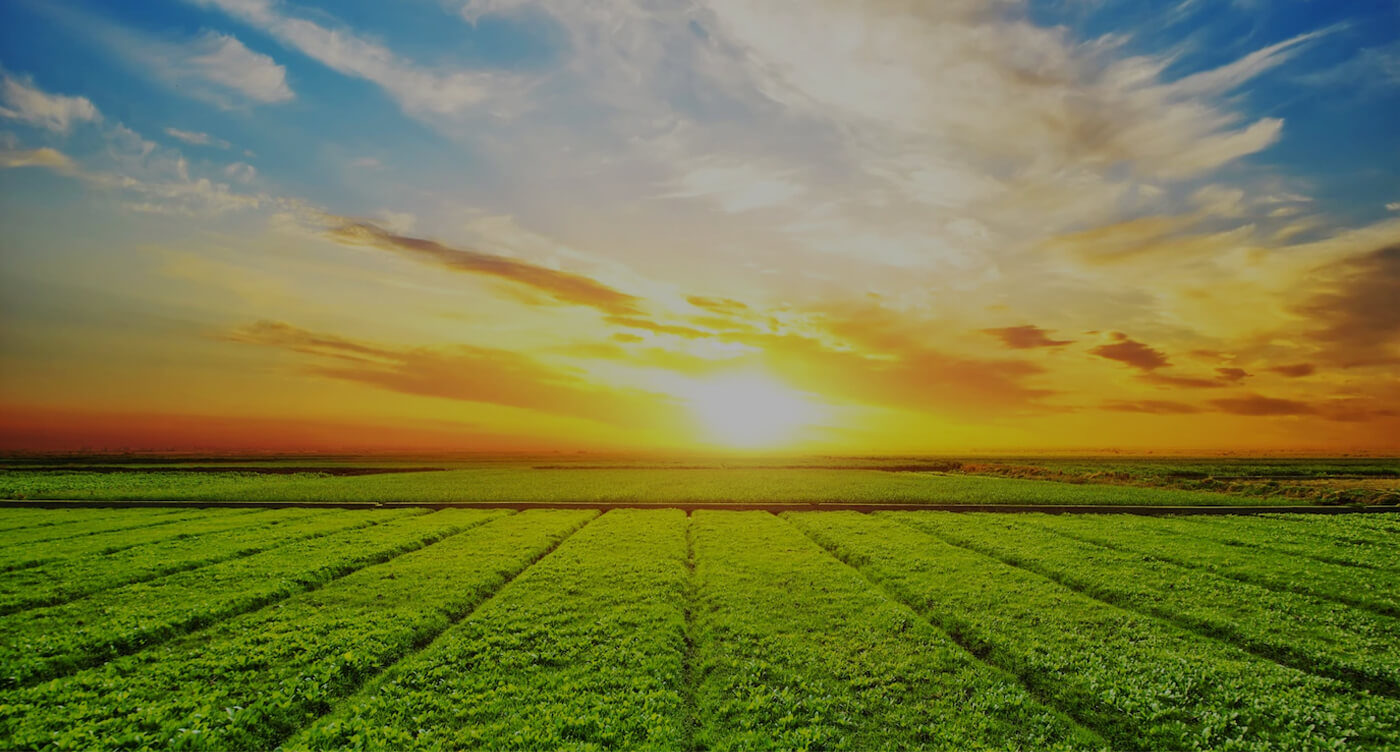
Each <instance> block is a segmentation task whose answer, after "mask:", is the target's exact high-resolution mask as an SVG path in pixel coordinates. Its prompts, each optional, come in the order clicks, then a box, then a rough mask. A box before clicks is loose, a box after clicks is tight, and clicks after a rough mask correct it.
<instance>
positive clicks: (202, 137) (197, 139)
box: [165, 128, 232, 149]
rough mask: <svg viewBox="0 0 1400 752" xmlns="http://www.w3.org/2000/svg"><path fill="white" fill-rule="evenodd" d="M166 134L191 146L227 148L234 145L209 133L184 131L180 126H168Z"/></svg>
mask: <svg viewBox="0 0 1400 752" xmlns="http://www.w3.org/2000/svg"><path fill="white" fill-rule="evenodd" d="M165 135H167V136H169V137H171V138H173V139H175V140H177V141H183V142H185V143H187V144H189V145H191V146H212V147H214V148H216V149H227V148H229V147H230V146H232V144H230V143H229V142H227V141H225V140H223V139H222V138H216V137H214V136H211V135H209V134H208V133H200V132H197V131H182V130H180V129H179V128H166V129H165Z"/></svg>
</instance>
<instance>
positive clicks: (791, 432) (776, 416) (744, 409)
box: [685, 372, 823, 449]
mask: <svg viewBox="0 0 1400 752" xmlns="http://www.w3.org/2000/svg"><path fill="white" fill-rule="evenodd" d="M686 391H687V393H686V395H685V396H686V398H687V399H688V400H689V402H690V407H691V410H693V411H694V413H695V417H696V418H698V419H699V421H700V423H701V424H702V425H703V426H704V427H705V430H706V432H707V433H708V434H709V437H708V438H709V439H710V440H711V441H713V442H715V443H719V444H724V445H726V446H731V447H736V448H745V449H753V448H763V447H773V446H779V445H781V444H784V443H788V442H791V441H793V440H794V439H796V438H798V437H799V434H800V433H801V431H802V429H804V428H807V427H809V426H811V425H812V424H814V423H816V422H817V421H819V420H821V418H822V413H823V410H822V408H821V406H820V405H819V404H817V403H815V402H813V401H812V400H810V399H809V398H808V397H807V395H805V394H804V393H803V392H800V391H797V390H795V389H792V388H790V387H787V386H785V385H783V384H782V383H780V382H778V381H775V380H774V379H773V378H771V377H769V376H768V375H767V374H764V373H761V372H744V373H732V374H726V375H724V376H720V377H718V378H715V379H711V380H709V381H702V382H696V383H695V384H694V385H693V386H692V387H690V388H689V389H687V390H686Z"/></svg>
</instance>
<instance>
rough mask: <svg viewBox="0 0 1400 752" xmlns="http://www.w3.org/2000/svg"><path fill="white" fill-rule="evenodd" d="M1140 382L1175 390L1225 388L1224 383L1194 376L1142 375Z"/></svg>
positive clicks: (1154, 373)
mask: <svg viewBox="0 0 1400 752" xmlns="http://www.w3.org/2000/svg"><path fill="white" fill-rule="evenodd" d="M1141 378H1142V380H1143V381H1145V382H1147V383H1149V384H1157V385H1159V386H1169V387H1174V388H1177V389H1217V388H1220V387H1223V386H1225V382H1222V381H1215V380H1212V379H1202V378H1198V377H1195V376H1173V375H1171V374H1165V373H1156V372H1152V373H1144V374H1143V375H1142V377H1141Z"/></svg>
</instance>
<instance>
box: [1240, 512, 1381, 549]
mask: <svg viewBox="0 0 1400 752" xmlns="http://www.w3.org/2000/svg"><path fill="white" fill-rule="evenodd" d="M1260 518H1261V520H1274V521H1285V522H1291V524H1289V525H1284V527H1285V528H1288V529H1289V531H1298V532H1299V534H1301V535H1312V536H1326V538H1330V539H1333V541H1338V542H1343V543H1372V545H1385V546H1394V545H1396V542H1397V541H1400V539H1397V538H1396V534H1400V515H1392V517H1389V520H1387V518H1385V517H1375V518H1369V517H1358V518H1355V520H1352V521H1350V522H1345V524H1343V525H1337V524H1329V522H1327V518H1315V517H1301V515H1296V514H1266V515H1261V517H1260Z"/></svg>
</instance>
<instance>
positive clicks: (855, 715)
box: [691, 512, 1103, 750]
mask: <svg viewBox="0 0 1400 752" xmlns="http://www.w3.org/2000/svg"><path fill="white" fill-rule="evenodd" d="M691 535H692V538H693V541H694V558H695V604H694V606H693V610H694V613H695V625H694V641H695V653H696V664H695V671H696V676H697V678H698V683H697V690H696V692H697V696H696V700H697V706H698V718H697V727H698V731H697V735H696V738H695V747H697V748H701V749H712V750H739V749H850V750H878V749H987V748H991V749H1036V750H1050V749H1097V748H1101V747H1102V746H1103V740H1102V739H1101V738H1099V737H1098V736H1097V735H1095V734H1094V733H1092V732H1090V731H1088V730H1086V729H1084V728H1083V727H1080V726H1079V725H1078V724H1076V723H1074V722H1073V721H1071V720H1069V719H1068V718H1066V717H1065V716H1064V715H1062V714H1061V713H1059V712H1056V711H1054V710H1052V709H1050V708H1048V707H1046V706H1045V705H1042V704H1041V703H1039V702H1037V701H1036V700H1034V699H1033V698H1032V697H1031V696H1030V694H1029V693H1028V692H1027V691H1026V689H1025V688H1024V687H1022V686H1021V685H1020V684H1019V682H1018V681H1017V680H1016V679H1015V678H1014V677H1012V676H1010V675H1009V674H1006V673H1004V672H1002V671H999V670H996V669H994V668H991V667H989V666H987V665H985V664H983V663H980V662H979V661H977V660H976V659H974V658H973V657H972V656H970V655H968V654H967V653H966V652H965V651H963V650H962V649H961V648H960V647H958V646H957V645H956V644H955V643H953V642H952V641H951V640H950V639H949V638H948V637H947V636H946V635H944V634H942V633H941V632H940V631H939V630H937V629H936V628H934V627H933V626H932V625H930V624H929V623H928V622H927V621H925V620H924V619H923V618H922V617H920V616H918V615H917V614H915V613H914V612H913V611H911V610H910V609H909V608H908V607H907V606H904V605H902V604H900V603H898V602H896V601H893V600H891V599H890V598H889V597H888V596H886V595H885V594H883V593H881V592H880V591H879V590H878V589H876V588H874V587H872V586H871V584H870V583H869V582H868V581H866V580H865V578H863V577H861V575H860V574H859V573H857V572H856V571H854V570H852V569H851V568H850V567H847V566H845V565H843V564H842V563H841V562H839V561H837V560H836V559H834V558H832V557H831V556H830V555H829V554H828V553H827V552H825V551H824V550H822V549H821V548H820V547H819V546H817V545H816V544H815V543H813V542H812V541H811V540H810V539H808V538H807V537H806V536H804V535H803V534H802V533H801V532H800V531H798V530H797V529H796V528H794V527H793V526H792V525H790V524H788V523H787V522H784V521H783V520H780V519H778V518H776V517H773V516H771V515H767V514H763V513H759V512H696V513H695V514H694V517H693V522H692V530H691Z"/></svg>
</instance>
